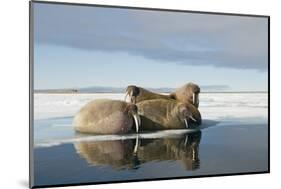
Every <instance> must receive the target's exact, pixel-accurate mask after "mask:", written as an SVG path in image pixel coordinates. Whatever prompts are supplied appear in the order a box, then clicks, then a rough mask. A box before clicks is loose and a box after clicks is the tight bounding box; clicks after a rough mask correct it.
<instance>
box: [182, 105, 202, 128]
mask: <svg viewBox="0 0 281 189" xmlns="http://www.w3.org/2000/svg"><path fill="white" fill-rule="evenodd" d="M178 117H179V119H180V121H181V122H182V123H184V125H185V127H186V128H187V129H189V128H190V125H189V123H190V120H192V121H193V122H195V123H197V122H198V121H197V120H196V119H195V118H194V117H193V116H192V112H191V110H190V109H189V108H188V107H187V106H186V105H185V104H181V105H180V106H179V107H178Z"/></svg>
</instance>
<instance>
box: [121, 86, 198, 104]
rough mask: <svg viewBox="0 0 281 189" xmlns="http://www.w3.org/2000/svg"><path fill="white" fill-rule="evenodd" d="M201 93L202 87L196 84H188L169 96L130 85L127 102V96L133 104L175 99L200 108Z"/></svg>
mask: <svg viewBox="0 0 281 189" xmlns="http://www.w3.org/2000/svg"><path fill="white" fill-rule="evenodd" d="M199 93H200V87H199V86H198V85H196V84H194V83H187V84H185V85H183V86H182V87H180V88H178V89H176V90H175V91H174V92H172V93H170V94H168V95H163V94H158V93H154V92H151V91H149V90H147V89H144V88H141V87H138V86H135V85H130V86H128V87H127V89H126V94H125V101H126V98H127V96H129V98H130V101H131V103H138V102H141V101H144V100H152V99H167V100H169V99H174V100H177V101H179V102H183V103H190V104H193V105H194V106H195V107H196V108H198V107H199Z"/></svg>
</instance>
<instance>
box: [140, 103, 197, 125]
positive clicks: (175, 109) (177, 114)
mask: <svg viewBox="0 0 281 189" xmlns="http://www.w3.org/2000/svg"><path fill="white" fill-rule="evenodd" d="M136 105H137V107H138V113H139V115H140V118H141V122H142V130H163V129H185V128H194V127H197V126H199V125H200V124H201V114H200V112H199V111H198V109H197V108H196V107H195V106H193V105H192V104H190V103H182V102H178V101H176V100H172V99H170V100H167V99H153V100H145V101H141V102H139V103H137V104H136Z"/></svg>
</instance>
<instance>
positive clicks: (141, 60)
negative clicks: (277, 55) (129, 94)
mask: <svg viewBox="0 0 281 189" xmlns="http://www.w3.org/2000/svg"><path fill="white" fill-rule="evenodd" d="M267 35H268V34H267V19H266V18H262V17H238V16H222V15H210V14H194V13H175V12H159V11H149V10H132V9H131V10H129V9H116V8H115V9H114V8H101V7H84V6H69V5H53V4H40V3H34V85H35V89H56V88H82V87H89V86H111V87H126V86H127V85H130V84H135V85H140V86H144V87H157V88H158V87H178V86H181V85H183V84H185V83H187V82H189V81H192V82H195V83H198V84H199V85H225V86H228V88H227V89H226V90H267V82H268V81H267V74H268V70H267V64H268V63H267V48H268V47H267V43H268V41H267Z"/></svg>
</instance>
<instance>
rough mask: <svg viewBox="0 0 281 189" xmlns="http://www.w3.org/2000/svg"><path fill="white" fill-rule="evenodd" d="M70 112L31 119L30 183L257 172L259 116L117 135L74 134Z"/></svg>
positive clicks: (262, 167) (264, 163)
mask: <svg viewBox="0 0 281 189" xmlns="http://www.w3.org/2000/svg"><path fill="white" fill-rule="evenodd" d="M71 122H72V117H65V118H53V119H41V120H36V121H35V123H34V124H35V126H34V128H35V131H34V132H35V134H36V135H35V136H34V140H35V149H34V178H35V185H37V186H39V185H54V184H71V183H87V182H91V183H93V182H104V181H120V180H136V179H151V178H165V177H181V176H195V175H214V174H226V173H244V172H260V171H267V169H268V148H267V146H268V143H267V141H268V138H267V137H268V132H267V131H268V125H267V122H266V121H265V120H258V119H252V120H247V119H245V120H241V119H240V120H235V119H232V120H224V121H222V122H218V121H211V120H203V125H202V127H200V130H191V131H184V130H181V131H164V132H154V133H145V134H140V135H136V134H131V135H122V136H120V135H119V136H116V135H115V136H107V137H103V136H87V135H79V134H76V133H75V132H74V131H73V129H72V128H71V127H70V126H69V125H70V124H71Z"/></svg>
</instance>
